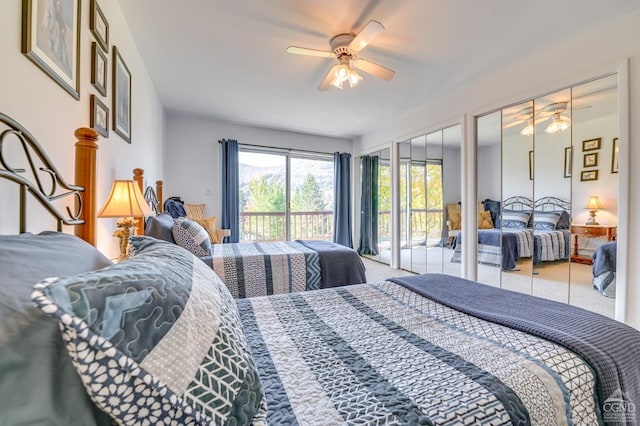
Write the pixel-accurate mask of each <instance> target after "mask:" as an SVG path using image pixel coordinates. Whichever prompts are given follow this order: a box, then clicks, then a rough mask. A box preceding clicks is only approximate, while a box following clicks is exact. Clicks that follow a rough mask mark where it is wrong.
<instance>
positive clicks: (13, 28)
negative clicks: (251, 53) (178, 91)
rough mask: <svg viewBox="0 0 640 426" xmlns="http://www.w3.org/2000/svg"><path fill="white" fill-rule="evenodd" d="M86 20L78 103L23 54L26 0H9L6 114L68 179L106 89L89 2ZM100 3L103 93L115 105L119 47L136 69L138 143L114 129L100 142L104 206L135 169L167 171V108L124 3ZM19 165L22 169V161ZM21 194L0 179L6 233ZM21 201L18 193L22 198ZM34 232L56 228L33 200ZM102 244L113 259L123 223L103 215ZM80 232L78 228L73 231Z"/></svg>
mask: <svg viewBox="0 0 640 426" xmlns="http://www.w3.org/2000/svg"><path fill="white" fill-rule="evenodd" d="M81 3H82V10H81V14H82V19H81V25H80V31H81V32H80V34H81V41H80V100H75V99H74V98H72V97H71V95H69V94H68V93H67V92H66V91H64V90H63V89H62V88H61V87H60V86H58V84H57V83H55V82H54V81H53V80H52V79H51V78H49V77H48V76H47V75H46V74H45V73H44V72H43V71H41V70H40V68H38V67H37V66H36V65H34V64H33V63H32V62H31V61H30V60H29V59H27V57H26V56H24V55H23V54H22V53H21V48H20V46H21V27H22V25H21V19H22V18H21V17H22V2H20V1H5V2H2V6H1V8H2V11H1V13H0V28H2V36H1V37H0V57H2V66H1V69H2V71H1V72H2V78H1V79H0V111H2V112H3V113H5V114H7V115H9V116H10V117H12V118H14V119H15V120H17V121H18V122H20V123H21V124H22V125H24V126H25V127H26V128H27V129H29V131H30V132H31V133H32V134H33V135H34V136H35V137H36V138H37V139H38V140H39V142H40V144H41V145H42V146H43V147H44V149H45V151H46V152H47V154H48V155H49V156H50V157H51V159H52V160H53V162H54V163H55V164H56V166H57V167H58V168H59V169H60V171H61V172H62V174H63V175H64V177H65V179H66V180H67V181H68V182H70V183H73V180H74V159H75V154H74V143H75V137H74V135H73V132H74V130H75V129H76V128H78V127H89V99H90V95H91V94H98V93H97V91H96V89H95V88H94V87H93V86H92V85H91V75H90V72H91V42H92V41H93V35H92V34H91V32H90V31H89V2H88V1H87V2H85V1H82V2H81ZM100 6H101V8H102V11H103V12H104V14H105V16H106V18H107V20H108V22H109V44H110V51H109V56H108V58H109V59H108V61H109V67H108V70H109V71H108V88H107V89H108V93H107V96H106V97H102V96H100V95H98V96H99V97H100V99H101V100H102V102H104V103H105V104H106V105H107V106H108V107H109V109H110V110H111V85H112V80H111V63H112V53H111V52H112V49H113V46H114V45H116V46H117V47H118V50H119V51H120V52H121V55H122V57H123V58H124V60H125V62H126V64H127V66H128V67H129V70H130V71H131V74H132V80H133V85H132V91H133V93H132V104H133V105H132V106H133V109H132V143H131V144H128V143H126V142H124V141H123V140H122V139H121V138H120V137H119V136H118V135H116V134H115V132H113V131H112V130H110V132H109V135H110V137H109V138H108V139H103V140H101V141H100V142H99V146H100V148H99V151H98V194H97V205H98V208H100V207H101V206H102V203H104V201H105V199H106V197H107V195H108V192H109V189H110V187H111V181H112V180H113V179H131V177H132V170H133V169H134V168H135V167H142V168H144V169H145V170H146V171H147V173H148V174H149V175H150V176H160V175H162V158H163V140H164V112H163V108H162V105H161V103H160V101H159V99H158V96H157V94H156V91H155V88H154V87H153V84H152V83H151V81H150V79H149V76H148V74H147V71H146V69H145V67H144V65H143V64H142V60H141V59H140V55H139V53H138V50H137V48H136V45H135V43H134V42H133V40H132V38H131V34H130V32H129V28H128V26H127V23H126V21H125V19H124V17H123V16H122V14H121V11H120V6H119V5H118V3H117V1H116V0H101V1H100ZM14 167H22V164H15V165H14ZM14 192H15V190H14V189H13V188H11V189H10V188H9V186H8V184H7V183H4V184H0V199H2V200H3V204H2V206H1V207H0V233H3V234H9V233H17V232H18V220H17V208H11V207H10V206H8V205H6V204H5V203H6V201H5V200H7V199H8V198H7V196H10V195H12V194H13V193H14ZM14 199H15V200H16V203H17V198H14ZM31 204H32V205H33V208H31V205H30V210H29V211H30V213H29V215H28V217H29V228H28V230H29V231H31V232H39V231H41V230H44V229H52V221H51V220H50V219H49V216H48V214H46V213H44V212H43V211H41V210H40V209H39V207H38V206H37V204H35V203H31ZM97 228H98V240H97V245H98V248H99V249H100V250H101V251H102V252H103V253H105V254H106V255H107V256H109V257H116V255H117V253H118V247H117V241H116V239H115V238H113V237H112V236H111V234H112V233H113V230H114V229H115V220H112V219H99V220H98V226H97ZM67 231H68V232H72V230H71V229H69V230H67Z"/></svg>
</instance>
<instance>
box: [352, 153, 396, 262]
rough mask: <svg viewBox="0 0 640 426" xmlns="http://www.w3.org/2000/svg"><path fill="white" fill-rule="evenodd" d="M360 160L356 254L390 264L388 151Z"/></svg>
mask: <svg viewBox="0 0 640 426" xmlns="http://www.w3.org/2000/svg"><path fill="white" fill-rule="evenodd" d="M359 161H360V168H359V172H360V191H359V193H360V218H359V222H360V233H359V234H360V240H359V243H358V246H357V247H356V248H357V250H358V253H359V254H360V255H362V256H367V257H369V258H371V259H373V260H376V261H378V262H382V263H385V264H387V265H389V264H390V263H391V150H390V149H389V148H385V149H382V150H379V151H375V152H372V153H371V154H367V155H363V156H361V157H360V158H359Z"/></svg>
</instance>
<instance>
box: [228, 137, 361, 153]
mask: <svg viewBox="0 0 640 426" xmlns="http://www.w3.org/2000/svg"><path fill="white" fill-rule="evenodd" d="M223 140H224V139H220V140H218V143H222V142H223ZM238 147H250V148H258V149H261V150H264V151H273V152H277V151H280V152H288V153H292V154H295V153H300V154H313V155H333V152H321V151H311V150H305V149H292V148H278V147H272V146H264V145H252V144H248V143H238ZM349 154H350V153H349Z"/></svg>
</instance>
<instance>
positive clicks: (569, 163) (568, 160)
mask: <svg viewBox="0 0 640 426" xmlns="http://www.w3.org/2000/svg"><path fill="white" fill-rule="evenodd" d="M572 170H573V147H571V146H568V147H566V148H565V149H564V177H565V178H570V177H571V172H572Z"/></svg>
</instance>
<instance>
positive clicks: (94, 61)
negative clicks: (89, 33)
mask: <svg viewBox="0 0 640 426" xmlns="http://www.w3.org/2000/svg"><path fill="white" fill-rule="evenodd" d="M108 64H109V63H108V59H107V55H105V54H104V53H102V50H101V49H100V47H99V46H98V43H96V42H95V41H94V42H92V43H91V84H93V87H95V88H96V90H97V91H98V93H100V94H101V95H102V96H107V81H108V79H107V74H108V73H107V70H108V69H109V68H108Z"/></svg>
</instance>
